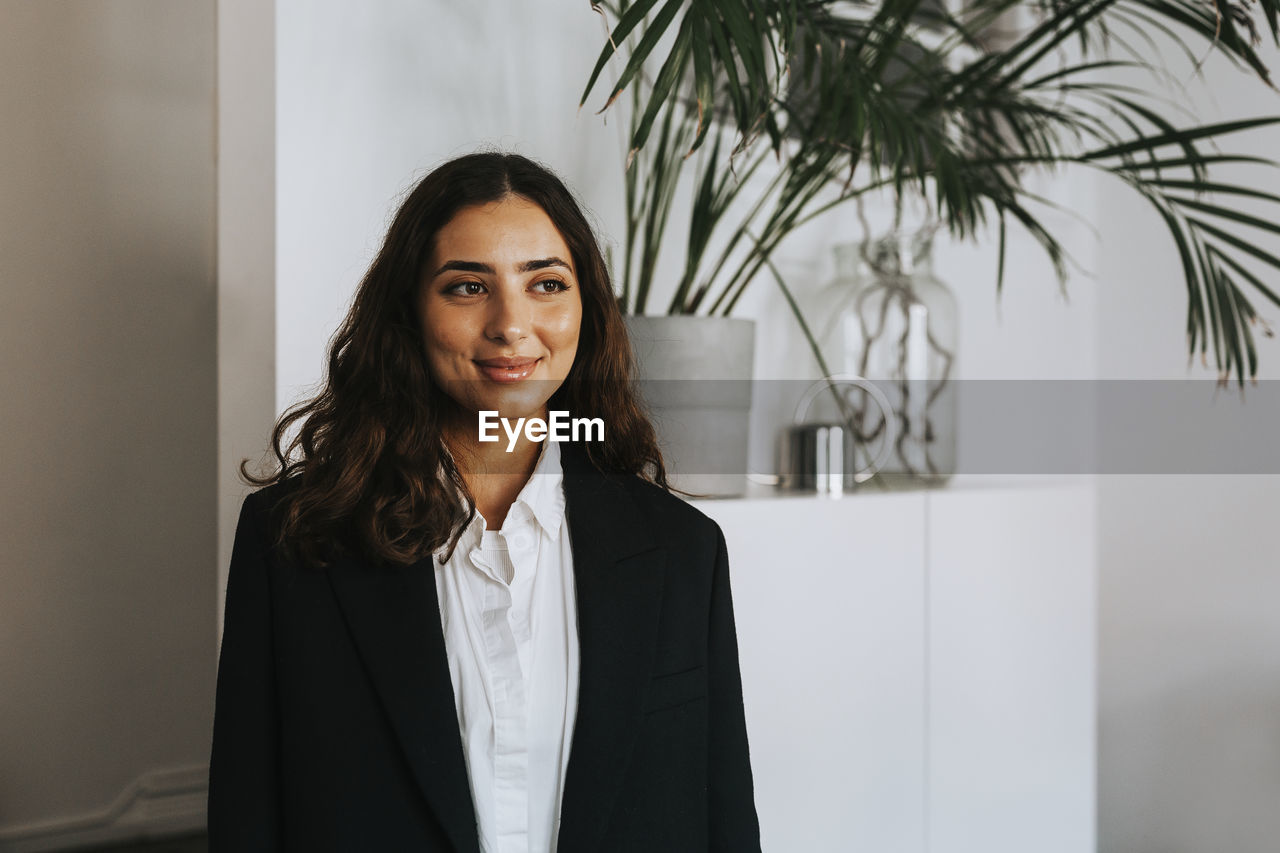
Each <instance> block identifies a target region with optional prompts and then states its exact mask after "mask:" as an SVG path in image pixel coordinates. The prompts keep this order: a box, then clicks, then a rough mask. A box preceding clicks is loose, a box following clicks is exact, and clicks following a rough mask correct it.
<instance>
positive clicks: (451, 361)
mask: <svg viewBox="0 0 1280 853" xmlns="http://www.w3.org/2000/svg"><path fill="white" fill-rule="evenodd" d="M419 317H420V319H421V323H422V334H423V340H424V343H425V347H426V356H427V365H428V368H429V369H430V371H431V377H432V378H433V379H434V380H435V382H436V384H437V385H439V386H440V388H441V389H442V390H444V392H445V393H446V394H448V395H449V396H450V397H451V398H453V400H454V401H455V402H457V403H458V404H459V405H460V406H461V407H462V408H463V409H464V410H467V411H471V412H478V411H481V410H488V411H497V412H499V413H500V415H501V416H502V417H506V418H517V417H532V416H539V417H541V416H544V415H545V413H546V404H547V400H549V399H550V398H551V395H552V394H554V393H555V391H556V389H557V388H559V387H560V385H561V383H563V382H564V379H565V377H566V376H568V375H569V368H571V367H572V366H573V359H574V355H575V354H576V353H577V351H578V332H579V329H580V328H581V326H582V296H581V293H580V291H579V290H578V278H577V271H576V270H575V269H574V268H573V258H572V256H571V254H570V252H569V247H568V246H567V245H565V241H564V238H563V237H562V236H560V231H559V230H558V229H557V228H556V226H555V225H554V224H553V223H552V221H551V218H550V217H549V216H547V214H546V212H545V211H543V209H542V208H541V207H539V206H538V205H537V204H534V203H533V202H531V201H529V200H528V199H525V198H522V197H520V196H514V195H512V196H507V197H506V198H504V199H502V200H501V201H495V202H490V203H488V204H483V205H473V206H471V207H464V208H463V209H462V210H460V211H459V212H458V213H457V215H455V216H454V217H453V219H451V220H450V221H449V223H448V224H447V225H445V226H444V227H443V228H441V229H440V231H439V232H438V233H437V234H436V241H435V251H434V252H433V253H432V256H431V259H430V262H429V263H428V265H427V272H426V279H425V282H424V284H423V287H422V291H421V294H420V299H419ZM477 428H478V424H477Z"/></svg>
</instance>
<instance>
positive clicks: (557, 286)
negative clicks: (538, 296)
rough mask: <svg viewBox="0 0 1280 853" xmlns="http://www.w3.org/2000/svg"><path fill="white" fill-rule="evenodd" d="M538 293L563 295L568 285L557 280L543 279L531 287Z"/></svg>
mask: <svg viewBox="0 0 1280 853" xmlns="http://www.w3.org/2000/svg"><path fill="white" fill-rule="evenodd" d="M533 289H534V290H535V291H536V292H538V293H563V292H564V291H566V290H568V289H569V285H568V284H566V283H565V282H563V281H561V280H560V279H558V278H544V279H542V280H541V281H539V282H538V283H537V284H535V285H534V286H533Z"/></svg>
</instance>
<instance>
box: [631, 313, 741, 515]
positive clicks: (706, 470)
mask: <svg viewBox="0 0 1280 853" xmlns="http://www.w3.org/2000/svg"><path fill="white" fill-rule="evenodd" d="M626 322H627V331H628V332H629V333H630V335H631V346H632V349H633V351H634V352H635V355H636V361H637V363H638V368H639V378H640V393H641V396H642V397H643V399H644V402H645V405H646V406H647V407H648V409H649V415H650V417H651V418H652V420H653V425H654V429H655V430H657V433H658V444H659V446H660V447H661V448H662V455H663V458H664V460H665V461H666V465H667V473H668V475H669V479H670V481H671V484H672V485H673V486H676V487H677V488H679V489H683V490H684V491H687V492H693V493H695V494H698V495H705V496H708V497H734V496H737V495H741V494H742V493H743V492H744V491H746V486H747V453H748V444H747V437H748V433H747V428H748V425H749V423H750V415H751V376H752V365H753V364H754V358H755V333H756V325H755V323H754V322H753V321H751V320H740V319H737V318H734V317H684V316H674V317H637V316H629V317H627V318H626Z"/></svg>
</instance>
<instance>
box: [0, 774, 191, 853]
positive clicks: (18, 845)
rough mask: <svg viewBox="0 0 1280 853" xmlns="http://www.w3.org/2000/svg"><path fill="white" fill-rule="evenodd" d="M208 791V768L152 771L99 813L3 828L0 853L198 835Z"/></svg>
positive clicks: (43, 851)
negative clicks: (178, 835) (194, 833)
mask: <svg viewBox="0 0 1280 853" xmlns="http://www.w3.org/2000/svg"><path fill="white" fill-rule="evenodd" d="M208 790H209V765H207V764H197V765H192V766H190V767H178V768H173V769H168V770H152V771H149V772H147V773H144V774H142V775H141V776H139V777H138V778H137V779H135V780H133V781H132V782H130V783H129V785H128V786H127V787H126V788H125V789H124V790H123V791H122V792H121V793H120V796H118V797H116V799H115V801H114V802H112V803H111V805H109V806H107V807H106V808H104V809H101V810H99V811H95V812H89V813H86V814H81V815H76V816H74V817H68V818H59V819H54V820H48V821H40V822H38V823H30V824H26V825H24V826H12V827H8V826H7V827H0V853H48V851H54V850H67V849H70V848H75V847H84V846H88V845H91V844H112V843H116V842H125V841H144V840H148V839H154V838H161V837H164V836H168V835H177V834H181V833H184V832H194V831H198V830H201V829H203V828H204V826H205V808H206V805H207V802H208Z"/></svg>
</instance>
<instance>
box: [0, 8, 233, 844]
mask: <svg viewBox="0 0 1280 853" xmlns="http://www.w3.org/2000/svg"><path fill="white" fill-rule="evenodd" d="M214 8H215V7H214V2H213V0H196V1H195V2H182V3H175V2H167V0H74V2H73V0H65V2H57V3H47V2H38V0H0V22H2V24H0V364H3V369H2V370H0V399H2V400H4V401H5V402H4V404H3V405H0V435H3V438H4V451H3V454H0V483H2V484H3V486H2V487H0V501H3V509H2V510H0V541H2V542H3V543H4V548H3V551H2V552H0V695H3V696H4V699H3V700H0V849H13V850H18V849H36V848H37V847H39V846H40V845H41V844H42V843H50V842H48V841H45V842H41V839H42V838H43V839H49V838H52V837H53V836H54V835H57V834H58V833H60V832H61V831H62V830H65V829H67V828H68V826H71V824H68V823H67V822H68V821H73V822H74V821H77V820H78V821H79V823H76V824H75V826H76V827H77V831H78V832H80V833H81V835H82V836H83V837H86V838H87V837H90V836H91V835H93V833H94V832H97V831H98V830H99V829H101V827H103V826H105V825H107V824H110V823H112V822H115V823H119V822H120V821H121V820H123V819H127V818H128V817H129V814H128V812H129V807H130V806H131V805H134V806H136V805H137V803H136V802H134V801H133V800H131V799H130V798H131V797H132V796H133V795H134V794H138V793H140V792H139V791H138V790H137V789H136V787H135V788H131V787H130V786H131V785H136V784H137V783H138V782H139V780H140V779H143V780H145V779H151V780H152V781H154V780H156V779H160V780H162V781H163V780H168V784H170V785H171V793H177V794H181V791H182V790H183V789H184V786H185V787H187V788H189V787H190V782H191V780H192V779H197V778H198V775H199V772H200V771H199V769H198V768H199V765H202V764H203V763H205V762H206V761H207V759H208V746H209V743H208V738H209V730H210V725H211V718H212V701H213V666H214V662H215V660H216V652H215V648H214V643H215V636H216V628H215V616H216V607H215V601H214V596H215V582H214V579H215V577H216V565H215V560H216V548H217V530H216V518H217V509H216V499H217V487H216V467H215V466H216V458H217V435H216V424H217V411H216V408H217V407H216V400H217V398H216V394H217V385H216V381H217V372H216V361H215V332H216V316H217V315H216V291H215V280H214V244H215V233H214V213H215V194H214V147H213V146H214V127H215V124H214V119H215V116H214ZM193 767H194V768H196V769H194V770H192V769H191V768H193ZM184 768H186V769H187V771H188V772H185V773H184V772H183V770H184ZM113 810H114V811H113ZM67 837H69V836H67Z"/></svg>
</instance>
